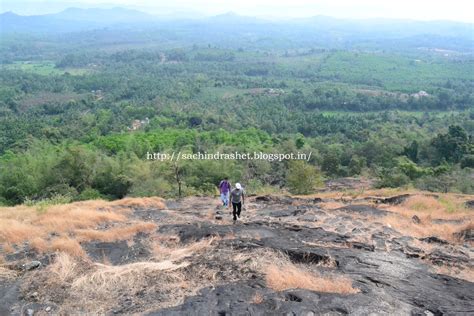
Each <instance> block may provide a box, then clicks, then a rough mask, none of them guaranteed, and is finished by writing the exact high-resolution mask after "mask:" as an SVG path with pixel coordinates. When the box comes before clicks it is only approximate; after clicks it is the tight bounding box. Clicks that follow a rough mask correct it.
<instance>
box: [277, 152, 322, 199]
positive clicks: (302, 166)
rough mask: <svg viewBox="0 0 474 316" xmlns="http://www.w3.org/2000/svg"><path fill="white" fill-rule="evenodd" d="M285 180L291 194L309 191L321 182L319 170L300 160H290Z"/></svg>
mask: <svg viewBox="0 0 474 316" xmlns="http://www.w3.org/2000/svg"><path fill="white" fill-rule="evenodd" d="M286 182H287V186H288V188H289V189H290V192H291V193H293V194H308V193H311V192H312V191H313V190H314V189H315V188H317V187H319V186H321V185H322V183H323V181H322V177H321V174H320V172H319V170H318V169H316V167H314V166H312V165H309V164H307V163H306V162H304V161H301V160H296V161H291V162H290V164H289V168H288V171H287V177H286Z"/></svg>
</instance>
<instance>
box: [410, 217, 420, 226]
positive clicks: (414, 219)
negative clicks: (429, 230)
mask: <svg viewBox="0 0 474 316" xmlns="http://www.w3.org/2000/svg"><path fill="white" fill-rule="evenodd" d="M411 220H412V222H413V223H415V224H420V223H421V220H420V218H419V217H418V216H416V215H413V217H412V218H411Z"/></svg>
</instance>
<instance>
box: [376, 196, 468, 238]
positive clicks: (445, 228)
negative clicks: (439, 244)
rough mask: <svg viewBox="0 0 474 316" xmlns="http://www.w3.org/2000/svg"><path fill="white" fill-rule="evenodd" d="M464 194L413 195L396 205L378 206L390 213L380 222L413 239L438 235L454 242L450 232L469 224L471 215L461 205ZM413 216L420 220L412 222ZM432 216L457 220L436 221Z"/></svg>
mask: <svg viewBox="0 0 474 316" xmlns="http://www.w3.org/2000/svg"><path fill="white" fill-rule="evenodd" d="M464 200H465V197H463V196H455V195H452V194H451V195H450V194H440V195H439V198H435V197H433V196H426V195H420V194H418V195H413V196H411V197H409V198H408V199H407V200H406V201H404V202H403V203H402V204H400V205H397V206H390V205H389V206H381V208H383V209H386V210H387V211H390V212H392V213H393V214H391V215H388V216H385V217H384V218H383V219H381V221H383V222H384V224H385V225H387V226H389V227H393V228H394V229H396V230H398V231H400V232H401V233H403V234H405V235H409V236H414V237H417V238H421V237H428V236H438V237H440V238H442V239H445V240H448V241H451V242H456V241H458V240H457V238H456V237H455V235H454V233H456V232H459V231H460V230H462V229H466V228H468V227H472V225H473V224H472V223H473V220H474V217H473V215H472V212H469V211H468V210H467V209H466V208H465V207H464ZM415 215H416V216H417V217H418V218H419V219H420V223H419V224H417V223H414V222H413V220H412V218H413V216H415ZM435 219H441V220H461V222H460V223H453V222H445V223H436V222H434V220H435Z"/></svg>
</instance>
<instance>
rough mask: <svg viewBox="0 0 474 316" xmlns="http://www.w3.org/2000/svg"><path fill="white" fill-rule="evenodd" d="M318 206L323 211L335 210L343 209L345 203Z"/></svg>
mask: <svg viewBox="0 0 474 316" xmlns="http://www.w3.org/2000/svg"><path fill="white" fill-rule="evenodd" d="M320 206H321V207H322V208H323V209H325V210H335V209H337V208H340V207H343V206H346V204H345V203H342V202H335V201H333V202H325V203H321V204H320Z"/></svg>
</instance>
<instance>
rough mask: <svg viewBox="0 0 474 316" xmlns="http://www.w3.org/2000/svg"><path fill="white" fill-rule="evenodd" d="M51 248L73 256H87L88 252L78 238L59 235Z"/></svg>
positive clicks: (52, 242)
mask: <svg viewBox="0 0 474 316" xmlns="http://www.w3.org/2000/svg"><path fill="white" fill-rule="evenodd" d="M50 250H52V251H62V252H65V253H67V254H69V255H71V256H73V257H85V256H86V252H85V251H84V249H82V247H81V245H80V244H79V242H77V240H75V239H71V238H69V237H59V238H56V239H53V240H52V241H51V246H50Z"/></svg>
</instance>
